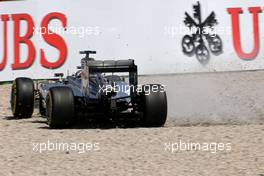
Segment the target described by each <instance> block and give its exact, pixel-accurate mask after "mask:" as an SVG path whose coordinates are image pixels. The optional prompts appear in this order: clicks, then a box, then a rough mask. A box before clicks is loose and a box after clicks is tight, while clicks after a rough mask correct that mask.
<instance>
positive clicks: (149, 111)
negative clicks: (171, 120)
mask: <svg viewBox="0 0 264 176" xmlns="http://www.w3.org/2000/svg"><path fill="white" fill-rule="evenodd" d="M142 88H143V93H142V98H141V102H142V103H141V105H142V111H143V119H142V122H143V125H144V126H146V127H162V126H163V125H164V124H165V122H166V119H167V96H166V92H165V90H164V86H161V85H158V84H150V85H144V86H143V87H142Z"/></svg>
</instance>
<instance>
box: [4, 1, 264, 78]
mask: <svg viewBox="0 0 264 176" xmlns="http://www.w3.org/2000/svg"><path fill="white" fill-rule="evenodd" d="M263 8H264V6H263V2H262V1H260V0H252V1H239V0H233V1H228V0H222V1H220V0H217V1H209V0H200V1H193V0H186V1H184V3H181V2H180V1H175V0H167V1H166V2H164V1H162V0H142V1H134V0H125V1H124V0H98V1H93V0H85V1H84V0H74V1H72V0H45V1H43V0H24V1H1V2H0V81H8V80H13V79H14V78H16V77H20V76H25V77H31V78H34V79H43V78H52V77H53V75H54V73H57V72H62V73H64V75H69V74H72V73H74V72H75V71H76V67H77V66H78V65H80V59H81V58H82V56H81V55H80V54H79V51H81V50H96V51H97V55H95V58H98V59H105V60H108V59H114V60H117V59H135V62H136V64H137V65H138V66H139V74H140V75H142V74H144V75H153V74H175V73H190V72H217V71H241V70H256V69H263V68H264V59H263V56H264V46H263V42H264V13H263Z"/></svg>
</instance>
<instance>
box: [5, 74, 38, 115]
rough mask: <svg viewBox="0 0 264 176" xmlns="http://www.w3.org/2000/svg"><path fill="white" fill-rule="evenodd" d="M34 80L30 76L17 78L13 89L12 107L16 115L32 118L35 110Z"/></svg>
mask: <svg viewBox="0 0 264 176" xmlns="http://www.w3.org/2000/svg"><path fill="white" fill-rule="evenodd" d="M34 99H35V96H34V82H33V80H32V79H30V78H16V79H15V81H14V82H13V85H12V91H11V101H10V103H11V109H12V113H13V115H14V117H16V118H19V119H22V118H30V117H31V116H32V114H33V111H34Z"/></svg>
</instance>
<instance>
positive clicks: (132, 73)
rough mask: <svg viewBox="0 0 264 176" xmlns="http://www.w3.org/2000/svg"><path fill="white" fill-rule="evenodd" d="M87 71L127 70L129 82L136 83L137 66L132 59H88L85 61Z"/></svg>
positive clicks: (111, 71) (135, 84) (109, 71)
mask: <svg viewBox="0 0 264 176" xmlns="http://www.w3.org/2000/svg"><path fill="white" fill-rule="evenodd" d="M86 66H87V68H88V70H89V73H114V72H115V73H117V72H128V73H129V84H130V85H133V86H137V85H138V75H137V66H136V65H135V62H134V60H133V59H128V60H104V61H100V60H89V61H86Z"/></svg>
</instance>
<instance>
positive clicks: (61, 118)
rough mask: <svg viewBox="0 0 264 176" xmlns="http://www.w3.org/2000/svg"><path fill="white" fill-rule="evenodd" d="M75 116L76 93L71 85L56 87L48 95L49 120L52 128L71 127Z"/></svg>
mask: <svg viewBox="0 0 264 176" xmlns="http://www.w3.org/2000/svg"><path fill="white" fill-rule="evenodd" d="M73 117H74V95H73V92H72V90H71V89H70V88H69V87H54V88H51V89H50V90H49V94H48V97H47V122H48V125H49V127H50V128H65V127H69V126H70V125H71V124H72V122H73Z"/></svg>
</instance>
